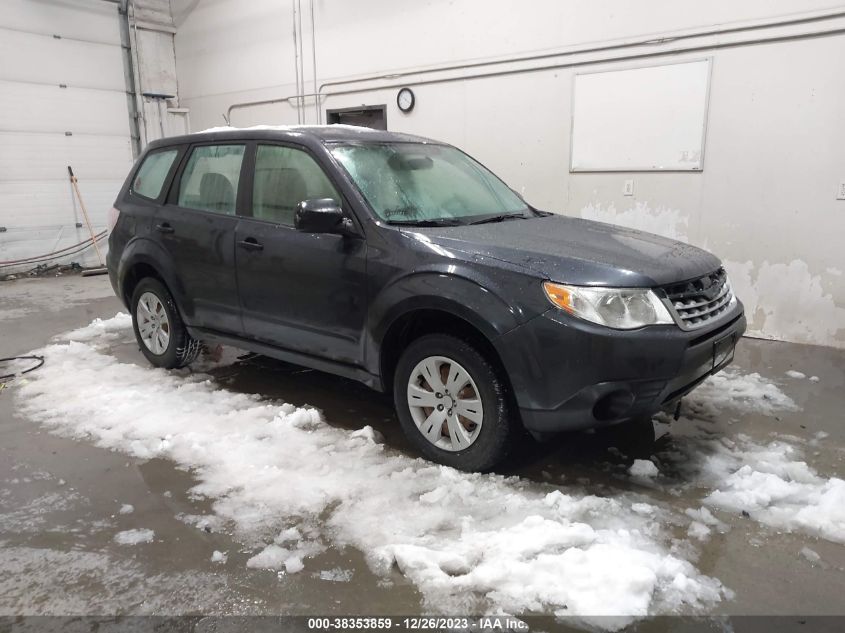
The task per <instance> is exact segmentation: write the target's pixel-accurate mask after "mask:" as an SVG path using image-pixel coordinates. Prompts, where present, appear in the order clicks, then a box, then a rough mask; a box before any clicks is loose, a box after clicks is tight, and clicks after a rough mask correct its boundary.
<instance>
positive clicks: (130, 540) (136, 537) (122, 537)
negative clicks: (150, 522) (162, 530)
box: [114, 529, 155, 545]
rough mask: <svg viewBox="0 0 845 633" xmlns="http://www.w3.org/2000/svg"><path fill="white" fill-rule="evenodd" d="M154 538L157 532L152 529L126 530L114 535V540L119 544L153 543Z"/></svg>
mask: <svg viewBox="0 0 845 633" xmlns="http://www.w3.org/2000/svg"><path fill="white" fill-rule="evenodd" d="M154 538H155V532H153V531H152V530H144V529H136V530H124V531H123V532H118V533H117V534H115V535H114V542H115V543H117V544H118V545H137V544H138V543H151V542H152V540H153V539H154Z"/></svg>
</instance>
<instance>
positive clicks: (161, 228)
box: [156, 222, 173, 233]
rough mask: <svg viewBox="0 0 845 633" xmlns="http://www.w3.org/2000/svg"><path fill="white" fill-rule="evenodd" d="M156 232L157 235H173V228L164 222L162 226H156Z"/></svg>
mask: <svg viewBox="0 0 845 633" xmlns="http://www.w3.org/2000/svg"><path fill="white" fill-rule="evenodd" d="M156 231H158V232H159V233H173V227H172V226H170V225H169V224H168V223H167V222H164V223H162V224H156Z"/></svg>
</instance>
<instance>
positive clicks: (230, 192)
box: [177, 145, 245, 215]
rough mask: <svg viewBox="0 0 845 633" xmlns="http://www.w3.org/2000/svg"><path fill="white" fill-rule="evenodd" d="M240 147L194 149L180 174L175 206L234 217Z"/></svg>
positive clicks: (241, 149) (220, 146) (239, 172)
mask: <svg viewBox="0 0 845 633" xmlns="http://www.w3.org/2000/svg"><path fill="white" fill-rule="evenodd" d="M244 148H245V146H244V145H200V146H199V147H195V148H194V150H193V151H192V152H191V157H190V158H189V159H188V164H187V165H185V170H184V171H183V172H182V180H181V182H180V183H179V198H178V200H177V204H178V205H179V206H180V207H188V208H189V209H202V210H204V211H213V212H215V213H223V214H225V215H235V200H236V199H237V194H238V180H240V176H241V162H242V161H243V157H244Z"/></svg>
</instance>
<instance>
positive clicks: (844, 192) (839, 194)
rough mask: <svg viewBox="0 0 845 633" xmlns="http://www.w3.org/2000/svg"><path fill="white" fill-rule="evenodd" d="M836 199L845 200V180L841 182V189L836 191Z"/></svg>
mask: <svg viewBox="0 0 845 633" xmlns="http://www.w3.org/2000/svg"><path fill="white" fill-rule="evenodd" d="M836 199H837V200H845V180H842V181H840V182H839V188H838V189H837V190H836Z"/></svg>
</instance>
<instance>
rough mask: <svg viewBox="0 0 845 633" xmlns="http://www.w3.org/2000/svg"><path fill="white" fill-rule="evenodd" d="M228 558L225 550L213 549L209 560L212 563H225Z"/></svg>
mask: <svg viewBox="0 0 845 633" xmlns="http://www.w3.org/2000/svg"><path fill="white" fill-rule="evenodd" d="M228 559H229V555H228V554H227V553H226V552H221V551H219V550H214V552H212V554H211V562H212V563H225V562H226V561H227V560H228Z"/></svg>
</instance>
